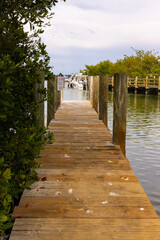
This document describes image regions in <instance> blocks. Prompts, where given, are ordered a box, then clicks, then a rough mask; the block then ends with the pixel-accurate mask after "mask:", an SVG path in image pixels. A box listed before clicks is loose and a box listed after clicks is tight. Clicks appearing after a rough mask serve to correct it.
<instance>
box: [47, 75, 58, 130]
mask: <svg viewBox="0 0 160 240" xmlns="http://www.w3.org/2000/svg"><path fill="white" fill-rule="evenodd" d="M55 85H56V79H55V76H53V77H52V78H51V79H49V80H48V94H49V100H48V107H47V126H48V125H49V123H50V121H51V120H52V119H54V118H55V93H56V92H55V87H56V86H55Z"/></svg>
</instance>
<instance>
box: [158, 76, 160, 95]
mask: <svg viewBox="0 0 160 240" xmlns="http://www.w3.org/2000/svg"><path fill="white" fill-rule="evenodd" d="M158 95H160V77H159V78H158Z"/></svg>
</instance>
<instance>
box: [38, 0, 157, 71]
mask: <svg viewBox="0 0 160 240" xmlns="http://www.w3.org/2000/svg"><path fill="white" fill-rule="evenodd" d="M52 11H53V12H54V13H55V14H54V16H53V18H52V19H51V21H50V22H51V26H49V27H47V28H46V29H45V33H44V34H43V37H42V39H43V41H44V43H45V44H46V45H47V51H48V54H49V56H50V57H51V61H50V65H51V66H54V69H53V72H54V73H55V74H59V73H60V72H62V73H63V74H70V73H76V72H79V71H80V70H83V69H85V65H86V64H87V65H95V64H97V63H98V62H100V61H104V60H107V59H109V60H110V61H112V62H115V61H116V60H117V59H122V58H123V57H124V55H125V54H126V55H128V56H130V55H134V54H135V52H134V50H133V49H131V47H133V48H134V49H136V50H141V49H143V50H153V49H154V50H156V51H158V52H159V53H160V14H159V11H160V0H152V1H151V0H66V2H63V1H59V3H58V4H57V5H56V6H55V7H53V9H52Z"/></svg>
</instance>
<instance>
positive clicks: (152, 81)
mask: <svg viewBox="0 0 160 240" xmlns="http://www.w3.org/2000/svg"><path fill="white" fill-rule="evenodd" d="M109 88H110V89H111V88H112V89H113V88H114V77H112V78H109ZM127 88H128V90H129V91H135V92H137V91H139V92H145V93H148V92H149V91H151V90H152V91H153V90H154V91H155V92H157V93H158V94H160V77H159V78H148V77H146V78H138V77H135V78H130V77H128V79H127Z"/></svg>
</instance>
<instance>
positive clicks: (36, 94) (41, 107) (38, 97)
mask: <svg viewBox="0 0 160 240" xmlns="http://www.w3.org/2000/svg"><path fill="white" fill-rule="evenodd" d="M40 76H41V83H38V82H37V83H35V84H34V86H33V88H34V93H33V98H34V100H35V102H36V104H38V109H37V110H36V118H37V119H38V120H39V122H40V124H41V126H42V127H44V100H43V95H42V94H41V93H40V92H39V90H40V89H43V88H44V73H42V72H41V73H40Z"/></svg>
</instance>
